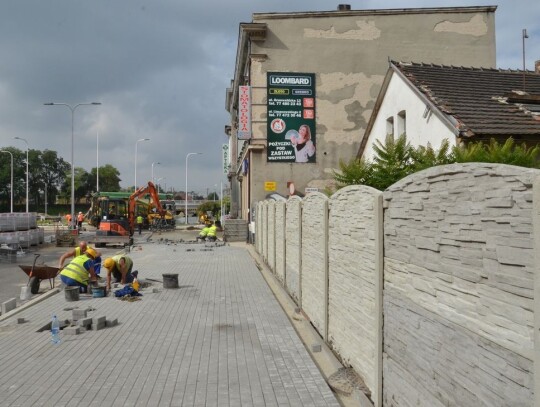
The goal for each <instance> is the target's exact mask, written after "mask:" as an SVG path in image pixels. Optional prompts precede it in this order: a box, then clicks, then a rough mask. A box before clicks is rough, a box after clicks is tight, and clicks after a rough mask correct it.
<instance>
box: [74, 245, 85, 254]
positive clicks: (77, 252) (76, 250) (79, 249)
mask: <svg viewBox="0 0 540 407" xmlns="http://www.w3.org/2000/svg"><path fill="white" fill-rule="evenodd" d="M82 254H84V253H81V248H80V246H77V247H76V248H75V257H79V256H80V255H82Z"/></svg>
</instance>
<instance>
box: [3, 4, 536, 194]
mask: <svg viewBox="0 0 540 407" xmlns="http://www.w3.org/2000/svg"><path fill="white" fill-rule="evenodd" d="M348 3H349V4H351V7H352V8H353V9H361V8H367V9H370V8H381V3H380V2H379V1H359V0H355V1H350V2H348ZM507 3H508V4H506V2H505V4H501V5H500V6H499V8H498V11H497V12H496V29H497V50H498V51H497V52H498V56H497V59H498V66H501V67H504V68H507V67H512V68H520V67H521V58H522V55H521V29H522V28H528V32H529V36H530V38H529V39H528V40H527V43H526V45H527V66H528V68H529V69H532V68H533V66H534V60H535V59H540V48H539V45H538V44H539V41H538V38H539V37H540V31H539V29H538V24H537V21H538V20H539V17H540V15H539V14H540V11H539V9H540V5H537V4H536V2H530V1H526V0H519V1H514V2H511V4H510V2H507ZM337 4H338V3H335V4H333V5H331V4H329V3H328V2H327V1H326V0H314V1H310V2H291V1H290V0H287V1H284V0H277V1H272V2H268V1H262V0H255V1H250V2H245V1H240V0H231V1H227V2H222V1H215V0H203V1H199V2H179V1H177V0H153V1H148V0H146V1H142V0H115V1H109V0H93V1H91V2H90V1H88V2H82V1H72V0H47V1H43V0H21V1H4V2H1V3H0V49H1V50H2V63H1V64H0V106H2V107H1V108H0V146H10V145H11V146H15V147H17V148H21V149H22V148H23V146H22V145H19V144H20V143H17V142H16V141H14V140H13V139H12V138H13V137H14V136H19V137H24V138H26V139H27V140H28V142H29V144H30V148H36V149H41V150H44V149H52V150H57V151H58V152H59V154H60V155H61V156H62V157H63V158H64V159H66V160H67V161H69V160H70V156H71V112H70V110H69V109H68V108H67V107H65V106H52V107H51V106H43V103H44V102H49V101H53V102H64V103H69V104H72V105H75V104H77V103H81V102H93V101H97V102H101V103H102V106H98V107H95V106H80V107H78V108H77V109H76V110H75V115H74V119H75V120H74V125H75V131H74V133H75V137H74V139H75V144H74V149H75V165H76V166H81V167H83V168H85V169H87V170H90V169H91V168H92V167H95V166H96V162H97V160H98V156H99V163H100V165H105V164H112V165H114V166H115V167H117V168H118V169H119V170H120V173H121V178H122V182H121V185H122V186H124V187H125V186H130V185H132V184H133V182H134V175H135V174H134V172H135V169H134V161H135V143H136V141H137V140H138V139H140V138H150V139H151V140H150V141H148V142H144V143H139V144H138V154H137V180H138V181H139V182H138V183H140V184H142V183H144V182H146V181H147V180H149V179H150V177H151V166H152V163H153V162H160V163H161V164H160V165H155V166H154V172H155V176H156V178H160V177H165V180H163V182H162V184H163V183H166V185H167V187H168V188H169V187H174V188H175V189H176V190H183V189H184V184H185V159H186V155H187V154H188V153H189V152H199V151H200V152H203V153H204V155H201V156H195V157H191V158H190V160H189V186H190V189H194V190H197V191H199V192H201V193H206V190H207V189H210V191H211V190H212V188H214V185H215V184H218V185H219V184H220V182H221V181H226V178H225V176H224V174H223V173H222V163H221V145H222V144H223V143H226V142H227V137H226V136H225V135H224V125H225V124H227V123H228V114H227V112H226V111H225V91H226V88H227V87H228V86H229V85H230V80H231V78H232V77H233V74H234V68H235V67H234V64H235V58H236V47H237V42H238V28H239V24H240V22H249V21H251V19H252V13H255V12H287V11H313V10H325V11H328V10H335V9H336V8H337ZM490 4H491V2H490V1H455V2H454V3H452V6H462V5H490ZM439 6H440V7H442V6H447V2H443V1H439V2H437V1H429V2H428V1H397V0H396V1H385V2H384V8H408V7H439ZM98 133H99V154H98V152H97V151H96V145H97V135H98Z"/></svg>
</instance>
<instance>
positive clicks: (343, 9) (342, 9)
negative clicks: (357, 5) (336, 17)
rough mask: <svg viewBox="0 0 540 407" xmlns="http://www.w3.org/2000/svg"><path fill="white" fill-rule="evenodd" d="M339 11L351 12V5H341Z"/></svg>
mask: <svg viewBox="0 0 540 407" xmlns="http://www.w3.org/2000/svg"><path fill="white" fill-rule="evenodd" d="M337 9H338V10H339V11H350V10H351V5H350V4H339V5H338V6H337Z"/></svg>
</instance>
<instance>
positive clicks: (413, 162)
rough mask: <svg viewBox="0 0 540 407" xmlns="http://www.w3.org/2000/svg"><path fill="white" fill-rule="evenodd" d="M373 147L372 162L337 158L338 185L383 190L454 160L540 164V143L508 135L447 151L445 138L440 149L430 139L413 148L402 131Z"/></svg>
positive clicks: (335, 173)
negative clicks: (516, 140)
mask: <svg viewBox="0 0 540 407" xmlns="http://www.w3.org/2000/svg"><path fill="white" fill-rule="evenodd" d="M373 148H374V150H375V153H376V155H375V158H374V159H373V162H370V161H366V160H363V159H360V160H358V159H353V160H351V161H349V162H348V163H343V162H340V164H339V167H340V171H339V172H336V171H334V179H335V180H336V181H337V184H338V188H342V187H344V186H346V185H357V184H361V185H368V186H372V187H374V188H377V189H379V190H381V191H382V190H384V189H386V188H388V187H389V186H390V185H392V184H393V183H395V182H397V181H399V180H400V179H402V178H404V177H406V176H407V175H409V174H412V173H414V172H417V171H421V170H423V169H426V168H429V167H433V166H436V165H444V164H451V163H454V162H459V163H464V162H488V163H499V164H510V165H517V166H521V167H528V168H540V160H539V157H540V146H539V145H537V146H534V147H527V145H526V144H525V143H523V144H521V145H516V144H514V140H513V139H512V138H511V137H510V138H508V139H506V141H505V142H504V144H502V145H501V144H499V143H498V142H497V141H496V140H494V139H491V140H490V142H489V144H484V143H483V142H476V143H468V144H467V145H465V146H455V147H453V148H452V149H451V151H450V143H449V142H448V140H443V142H442V143H441V147H440V148H439V150H434V149H433V148H432V147H431V145H430V144H429V143H428V145H427V147H424V146H419V147H417V148H414V147H412V146H411V145H410V144H409V143H408V142H407V139H406V136H405V135H404V134H403V135H402V136H400V137H399V138H398V139H397V140H394V138H393V137H388V138H387V139H386V141H385V143H384V144H382V143H380V142H379V141H377V143H376V144H375V145H374V147H373Z"/></svg>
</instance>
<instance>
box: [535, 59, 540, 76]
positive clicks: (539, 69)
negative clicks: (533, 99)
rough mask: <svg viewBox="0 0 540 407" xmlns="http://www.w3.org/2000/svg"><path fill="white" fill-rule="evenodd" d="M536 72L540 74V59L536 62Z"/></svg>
mask: <svg viewBox="0 0 540 407" xmlns="http://www.w3.org/2000/svg"><path fill="white" fill-rule="evenodd" d="M534 72H536V73H538V74H540V59H539V60H538V61H535V62H534Z"/></svg>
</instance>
